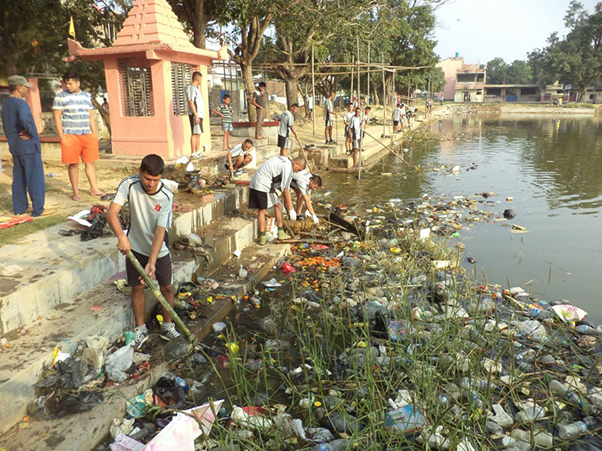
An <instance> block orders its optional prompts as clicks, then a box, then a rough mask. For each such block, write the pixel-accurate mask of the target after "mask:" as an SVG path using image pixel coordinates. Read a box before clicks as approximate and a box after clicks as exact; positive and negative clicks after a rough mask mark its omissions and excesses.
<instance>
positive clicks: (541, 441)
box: [510, 429, 554, 448]
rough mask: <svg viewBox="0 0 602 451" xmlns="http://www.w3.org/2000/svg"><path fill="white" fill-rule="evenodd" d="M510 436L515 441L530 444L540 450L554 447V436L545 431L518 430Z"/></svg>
mask: <svg viewBox="0 0 602 451" xmlns="http://www.w3.org/2000/svg"><path fill="white" fill-rule="evenodd" d="M510 435H511V436H512V437H514V438H515V439H517V440H521V441H523V442H527V443H530V444H532V445H535V446H541V447H542V448H549V447H552V446H554V436H553V435H552V434H550V433H549V432H546V431H533V432H531V431H523V430H520V429H515V430H513V431H512V432H511V433H510Z"/></svg>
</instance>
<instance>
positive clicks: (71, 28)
mask: <svg viewBox="0 0 602 451" xmlns="http://www.w3.org/2000/svg"><path fill="white" fill-rule="evenodd" d="M69 37H71V38H73V39H75V25H73V17H71V20H70V21H69Z"/></svg>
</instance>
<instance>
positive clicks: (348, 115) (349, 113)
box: [343, 103, 355, 153]
mask: <svg viewBox="0 0 602 451" xmlns="http://www.w3.org/2000/svg"><path fill="white" fill-rule="evenodd" d="M354 115H355V112H354V111H353V104H352V103H348V104H347V111H345V115H344V116H343V122H344V123H345V152H347V153H351V149H352V148H353V139H352V138H351V134H350V133H349V124H350V123H351V118H352V117H353V116H354Z"/></svg>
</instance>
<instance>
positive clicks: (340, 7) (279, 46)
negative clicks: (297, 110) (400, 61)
mask: <svg viewBox="0 0 602 451" xmlns="http://www.w3.org/2000/svg"><path fill="white" fill-rule="evenodd" d="M371 7H376V2H375V1H374V0H347V1H344V0H338V1H328V2H325V1H323V0H298V1H297V2H293V3H292V4H291V6H290V8H288V9H287V10H286V11H285V12H283V11H278V13H277V14H276V15H275V17H274V30H275V38H274V39H273V40H272V42H271V46H270V47H269V48H268V49H266V51H267V52H269V55H267V57H268V59H270V60H271V62H272V63H273V66H272V69H273V71H275V72H276V73H277V74H278V75H279V76H280V77H281V78H282V79H283V80H284V83H285V85H286V97H287V102H288V105H289V106H290V105H291V104H293V103H296V102H297V96H298V92H299V82H300V80H301V79H302V78H303V77H305V76H307V74H308V73H309V72H310V70H311V66H310V58H311V47H312V44H314V46H316V47H321V46H325V47H326V48H329V46H330V45H335V44H342V43H343V42H344V37H346V36H349V34H348V33H347V31H348V29H352V28H353V27H354V26H356V25H357V23H358V22H359V19H360V18H361V16H362V15H364V14H366V13H368V12H369V11H370V8H371ZM353 43H355V40H353Z"/></svg>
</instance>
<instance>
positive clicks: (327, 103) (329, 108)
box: [324, 99, 334, 119]
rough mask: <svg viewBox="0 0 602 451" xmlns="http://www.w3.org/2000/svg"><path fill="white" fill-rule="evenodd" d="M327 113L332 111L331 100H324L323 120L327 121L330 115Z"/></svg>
mask: <svg viewBox="0 0 602 451" xmlns="http://www.w3.org/2000/svg"><path fill="white" fill-rule="evenodd" d="M328 111H334V109H333V108H332V100H330V99H326V101H325V102H324V119H329V118H330V116H331V114H330V113H329V112H328Z"/></svg>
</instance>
